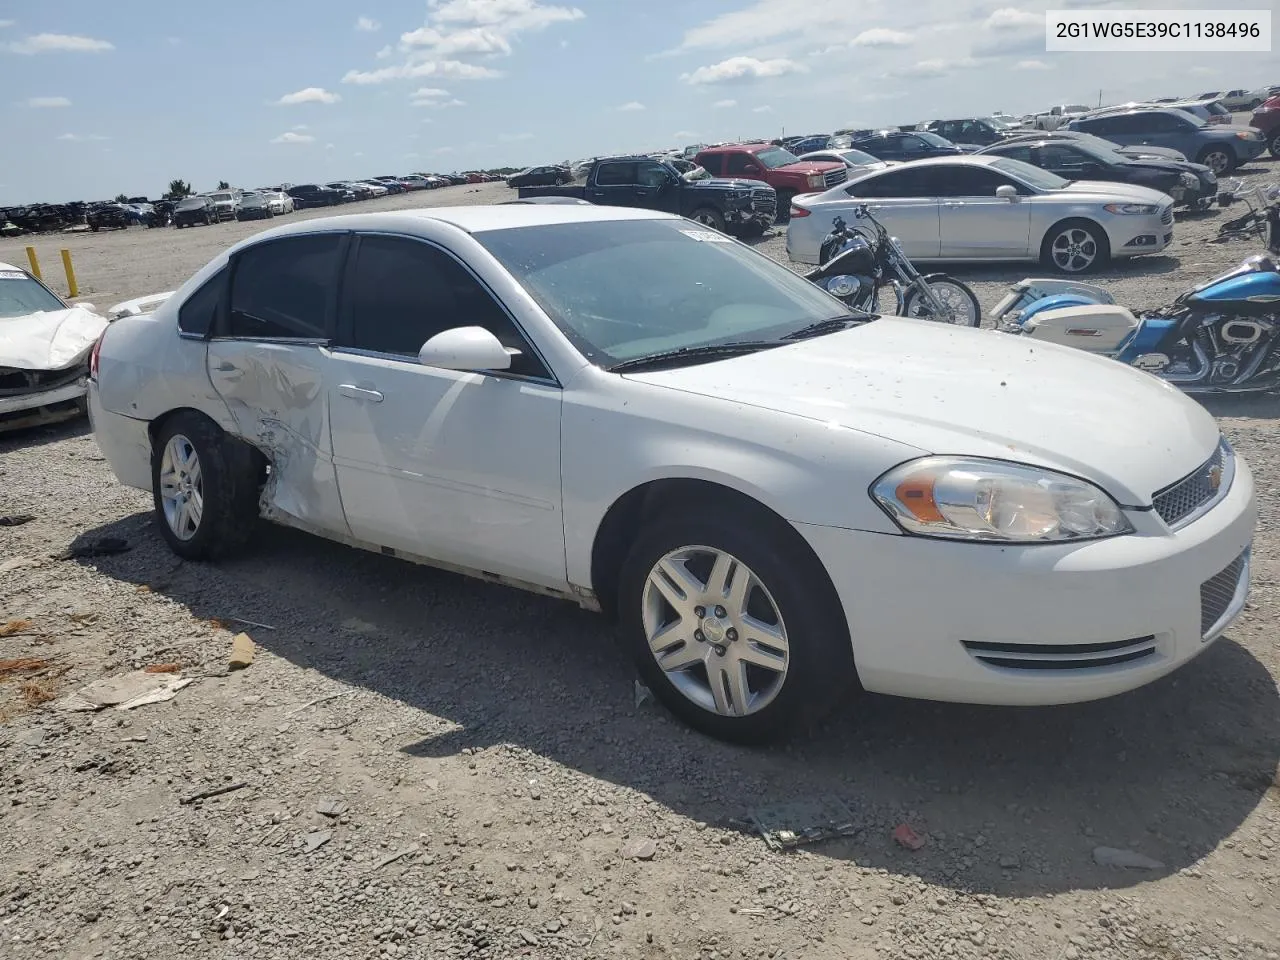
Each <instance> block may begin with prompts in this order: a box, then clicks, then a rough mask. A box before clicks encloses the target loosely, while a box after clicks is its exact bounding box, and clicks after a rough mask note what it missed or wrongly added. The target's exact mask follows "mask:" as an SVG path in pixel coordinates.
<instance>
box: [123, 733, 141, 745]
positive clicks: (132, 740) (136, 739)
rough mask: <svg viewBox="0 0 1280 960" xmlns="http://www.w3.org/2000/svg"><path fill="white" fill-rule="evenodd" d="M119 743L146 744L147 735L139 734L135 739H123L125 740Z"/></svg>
mask: <svg viewBox="0 0 1280 960" xmlns="http://www.w3.org/2000/svg"><path fill="white" fill-rule="evenodd" d="M120 742H121V743H146V742H147V735H146V734H145V733H143V734H140V735H139V736H136V737H125V738H124V739H123V740H121V741H120Z"/></svg>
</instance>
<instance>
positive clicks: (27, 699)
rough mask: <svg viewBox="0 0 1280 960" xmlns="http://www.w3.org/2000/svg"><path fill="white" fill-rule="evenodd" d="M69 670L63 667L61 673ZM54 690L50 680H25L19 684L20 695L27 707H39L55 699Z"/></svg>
mask: <svg viewBox="0 0 1280 960" xmlns="http://www.w3.org/2000/svg"><path fill="white" fill-rule="evenodd" d="M68 669H70V668H69V667H63V668H62V671H61V672H63V673H65V672H66V671H67V670H68ZM54 689H55V687H54V685H53V683H52V682H51V681H49V680H23V681H22V683H20V684H18V695H19V696H20V697H22V701H23V703H25V704H26V705H27V706H29V707H38V706H40V705H41V704H45V703H48V702H49V701H50V700H52V699H54V697H55V694H54V692H53V691H54Z"/></svg>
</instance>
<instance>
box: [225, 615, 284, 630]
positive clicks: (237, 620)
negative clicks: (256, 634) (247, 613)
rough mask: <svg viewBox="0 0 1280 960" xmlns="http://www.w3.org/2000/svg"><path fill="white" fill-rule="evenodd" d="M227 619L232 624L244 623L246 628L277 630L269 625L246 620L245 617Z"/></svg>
mask: <svg viewBox="0 0 1280 960" xmlns="http://www.w3.org/2000/svg"><path fill="white" fill-rule="evenodd" d="M227 619H228V620H230V621H231V622H232V623H243V624H244V625H245V626H246V627H258V628H260V629H262V630H274V629H275V627H273V626H272V625H271V624H269V623H259V622H258V621H257V620H246V619H245V618H244V617H228V618H227Z"/></svg>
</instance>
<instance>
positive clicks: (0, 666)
mask: <svg viewBox="0 0 1280 960" xmlns="http://www.w3.org/2000/svg"><path fill="white" fill-rule="evenodd" d="M51 666H53V663H52V662H51V661H49V660H41V659H40V658H39V657H18V659H16V660H0V677H16V676H17V675H18V674H20V673H35V672H36V671H38V670H47V669H49V668H50V667H51Z"/></svg>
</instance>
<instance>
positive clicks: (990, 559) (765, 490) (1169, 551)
mask: <svg viewBox="0 0 1280 960" xmlns="http://www.w3.org/2000/svg"><path fill="white" fill-rule="evenodd" d="M903 169H905V168H903ZM90 367H91V374H90V377H91V379H90V386H89V411H90V416H91V417H92V419H93V427H94V432H95V434H96V436H97V440H98V444H99V446H100V447H101V449H102V451H103V453H104V455H105V456H106V458H107V460H108V461H109V462H110V465H111V469H112V470H113V471H114V472H115V475H116V476H117V478H119V479H120V480H121V481H123V482H124V483H127V484H130V485H132V486H136V487H140V488H142V489H145V490H148V491H150V492H151V494H152V497H153V500H154V504H155V511H156V524H155V527H156V529H157V530H158V532H159V534H160V535H161V536H163V537H164V539H165V540H166V542H167V543H168V545H169V547H170V548H171V549H172V550H173V551H174V552H175V553H177V554H178V555H180V556H182V557H185V558H188V559H192V560H205V559H216V558H217V557H219V556H225V555H227V554H228V553H230V552H232V551H233V550H235V549H238V548H240V547H242V546H244V545H245V543H246V541H247V540H248V539H249V537H250V535H251V533H252V531H253V530H254V528H255V526H256V525H257V523H258V521H259V518H260V517H266V518H267V519H268V520H271V521H273V522H275V523H279V524H285V525H288V526H291V527H295V528H298V529H301V530H304V531H309V532H311V533H313V534H317V535H319V536H323V537H328V538H331V539H333V540H337V541H340V542H343V543H346V544H350V545H352V546H355V547H360V548H363V549H366V550H371V551H376V552H379V553H382V554H385V555H391V556H395V557H401V558H404V559H406V560H411V561H415V562H421V563H428V564H433V565H436V566H440V567H444V568H447V569H453V570H459V571H462V572H465V573H469V574H472V575H474V576H478V577H483V578H486V579H489V580H495V581H500V582H503V583H508V584H511V585H513V586H519V587H523V588H526V589H529V590H534V591H537V592H539V593H543V594H548V595H551V596H556V597H562V598H565V599H568V600H571V601H574V602H576V603H578V604H581V605H582V606H584V607H588V608H592V609H600V610H603V611H604V612H606V613H609V614H612V615H614V616H616V617H617V618H618V620H619V621H620V623H621V636H622V638H623V640H624V642H625V644H626V647H627V649H628V651H629V653H630V654H631V656H632V657H633V658H634V660H635V662H636V664H637V666H638V669H639V672H640V675H641V676H642V677H643V678H644V681H645V683H646V684H647V685H648V686H649V688H650V689H651V690H653V691H654V693H655V694H656V695H657V696H658V697H660V698H661V699H662V701H663V702H664V703H665V704H667V705H668V706H669V707H670V708H671V709H672V710H673V711H674V712H675V713H677V714H678V715H679V716H681V717H683V718H684V719H685V720H686V721H688V722H690V723H691V724H693V725H694V726H696V727H698V728H699V729H701V730H704V731H706V732H708V733H711V734H713V735H716V736H721V737H725V738H730V739H735V740H746V741H752V740H760V739H764V738H766V737H771V736H776V735H778V734H781V733H784V732H785V731H787V730H788V729H790V728H792V727H794V726H795V725H796V724H797V723H798V722H800V723H803V722H805V721H807V720H808V719H810V718H811V717H813V716H815V715H816V714H819V713H821V712H822V711H823V710H825V709H827V708H829V707H830V706H832V705H833V704H834V703H835V702H837V700H838V698H839V695H840V694H841V692H842V691H843V690H845V689H846V688H847V687H848V686H849V685H850V684H852V683H853V682H854V681H855V680H859V681H861V684H862V686H863V687H864V688H866V689H867V690H871V691H874V692H879V693H887V694H897V695H901V696H910V697H922V698H928V699H937V700H957V701H966V702H972V703H990V704H1007V705H1017V704H1051V703H1067V702H1072V701H1080V700H1089V699H1094V698H1098V697H1106V696H1110V695H1113V694H1118V693H1121V692H1123V691H1126V690H1132V689H1133V688H1135V687H1139V686H1142V685H1143V684H1146V683H1149V682H1150V681H1152V680H1155V679H1156V678H1158V677H1161V676H1164V675H1165V674H1167V673H1169V672H1170V671H1172V670H1175V669H1177V668H1179V667H1181V666H1183V665H1184V664H1187V663H1188V662H1190V661H1191V660H1193V659H1194V658H1195V657H1196V656H1197V655H1198V654H1200V653H1201V652H1202V651H1204V650H1205V649H1207V648H1208V646H1209V645H1210V644H1211V642H1212V641H1214V640H1215V639H1216V638H1218V637H1219V636H1220V635H1221V634H1222V633H1223V631H1225V630H1226V629H1227V628H1228V627H1229V625H1230V624H1231V622H1232V621H1233V620H1234V619H1235V618H1236V617H1237V616H1238V615H1239V614H1240V612H1241V611H1242V610H1243V609H1244V605H1245V598H1246V595H1247V592H1248V586H1249V556H1250V553H1249V551H1250V544H1251V542H1252V539H1253V532H1254V522H1255V517H1256V507H1255V503H1254V488H1253V479H1252V477H1251V475H1250V472H1249V468H1248V466H1247V465H1246V463H1245V462H1244V460H1243V459H1242V458H1240V457H1238V456H1237V455H1236V454H1235V453H1234V452H1233V450H1232V449H1231V447H1230V445H1229V444H1228V443H1227V442H1226V440H1225V439H1223V437H1222V436H1221V434H1220V433H1219V431H1218V427H1217V425H1216V424H1215V422H1214V420H1213V418H1212V417H1211V416H1210V415H1209V414H1208V413H1207V412H1206V411H1205V410H1204V408H1203V407H1200V406H1199V405H1198V404H1196V403H1195V402H1194V401H1192V400H1189V399H1188V398H1187V397H1185V396H1183V395H1182V394H1180V393H1179V392H1178V391H1177V390H1175V389H1173V388H1172V387H1171V386H1169V385H1168V384H1166V383H1163V382H1161V381H1160V380H1157V379H1156V378H1155V377H1152V376H1150V375H1148V374H1145V373H1142V372H1141V371H1138V370H1134V369H1132V368H1130V367H1127V366H1124V365H1122V364H1118V363H1116V362H1115V361H1113V360H1108V359H1104V358H1100V357H1094V356H1090V355H1088V354H1085V353H1083V352H1081V351H1079V350H1074V349H1071V348H1068V347H1056V346H1054V345H1052V344H1041V345H1038V346H1036V348H1035V349H1034V350H1028V349H1027V345H1026V343H1025V341H1022V340H1019V339H1018V338H1016V337H1010V336H1007V335H1004V334H1001V333H998V332H996V331H991V330H974V329H961V328H959V327H955V326H952V325H950V324H939V323H930V322H927V321H920V320H912V319H907V318H901V317H879V318H868V317H866V316H855V315H852V314H850V313H849V312H848V311H847V310H846V309H845V307H844V305H843V304H841V303H840V301H838V300H836V299H834V298H832V297H830V296H829V295H828V294H827V293H825V292H824V291H822V290H820V289H818V288H817V287H816V286H814V285H813V284H811V283H809V282H807V281H805V280H804V279H802V278H800V277H798V276H796V275H795V274H794V273H792V272H791V271H790V270H788V269H787V268H786V267H783V266H782V265H780V264H778V263H775V262H774V261H772V260H770V259H769V258H767V257H765V256H763V255H761V254H759V253H757V252H756V251H754V250H752V249H750V248H749V247H747V246H745V245H743V244H740V243H738V242H736V241H734V240H731V239H730V238H728V237H726V236H724V235H723V234H720V233H717V232H715V231H710V230H707V229H705V228H702V227H700V226H699V225H698V224H696V223H693V222H691V221H689V220H685V219H683V218H681V217H677V216H673V215H671V214H664V213H658V212H653V211H647V210H641V209H633V208H622V207H603V206H591V205H572V204H525V205H489V206H479V205H477V206H469V207H455V208H449V207H439V208H423V209H416V210H403V211H398V212H385V213H368V214H356V215H353V216H342V217H327V218H321V219H315V220H310V221H306V222H304V223H298V224H295V225H291V226H286V227H280V228H277V229H274V230H269V231H267V232H265V233H262V234H259V235H258V236H256V237H252V238H250V239H248V240H246V241H243V242H241V243H240V244H238V245H237V246H235V247H233V248H232V249H230V250H229V251H226V252H224V253H221V254H219V255H218V256H217V257H216V258H215V259H214V260H212V261H211V262H210V263H209V264H208V265H206V266H205V267H204V268H202V269H201V270H200V271H199V272H197V273H196V275H195V276H194V277H192V278H191V279H190V280H189V281H188V282H187V283H186V284H185V285H184V286H183V287H182V288H181V289H180V290H179V291H178V292H177V293H176V294H175V295H174V296H173V297H172V298H171V299H170V300H169V301H168V302H166V303H165V304H164V305H163V306H161V307H160V308H159V309H158V310H156V311H155V312H154V313H150V314H144V315H141V316H135V317H126V318H123V319H120V320H117V321H116V322H115V323H113V324H112V325H111V327H110V328H109V329H108V330H107V331H106V333H105V334H104V335H103V337H102V339H101V340H100V341H99V347H98V348H97V349H96V350H95V351H94V353H93V356H92V360H91V364H90ZM528 655H529V656H532V657H538V656H540V655H541V654H540V653H539V651H537V650H533V649H530V651H529V654H528ZM555 659H556V658H555V657H554V656H551V657H548V658H547V669H549V670H550V669H554V661H555ZM430 668H431V667H430V666H429V665H428V664H427V663H426V662H425V661H424V663H423V664H422V667H421V669H424V670H427V669H430ZM1204 669H1211V668H1210V667H1205V668H1204Z"/></svg>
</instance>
